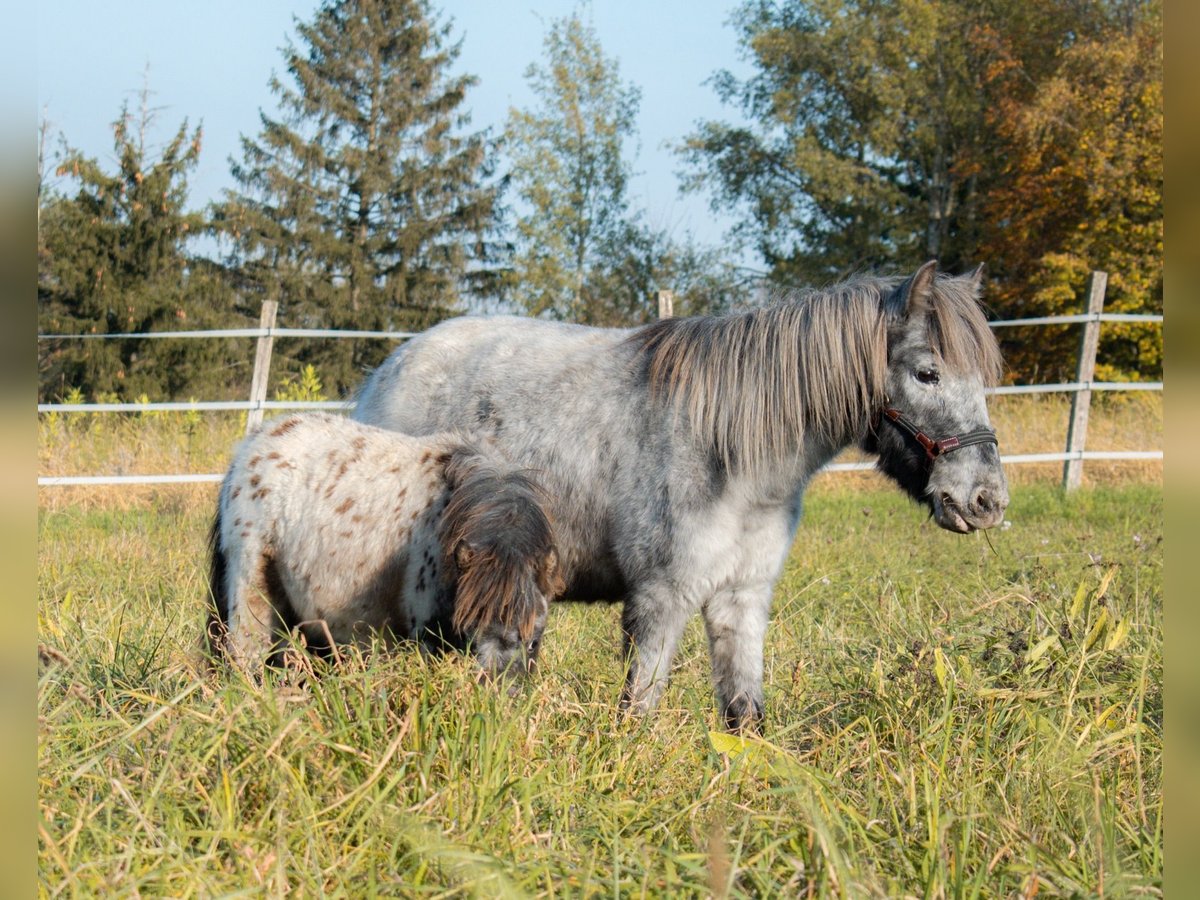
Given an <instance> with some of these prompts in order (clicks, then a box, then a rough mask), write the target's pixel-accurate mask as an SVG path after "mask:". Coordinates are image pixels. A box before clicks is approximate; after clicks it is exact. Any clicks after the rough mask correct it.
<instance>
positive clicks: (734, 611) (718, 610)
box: [704, 585, 771, 732]
mask: <svg viewBox="0 0 1200 900" xmlns="http://www.w3.org/2000/svg"><path fill="white" fill-rule="evenodd" d="M770 610H771V588H770V586H769V585H768V586H766V587H760V588H739V589H736V590H732V591H723V592H721V593H719V594H717V595H716V596H714V597H712V598H711V599H710V600H709V601H708V602H707V603H706V604H705V605H704V628H705V631H707V632H708V652H709V655H710V656H711V657H712V668H713V686H714V687H715V688H716V692H717V705H718V707H719V708H720V711H721V714H722V716H723V717H724V719H725V725H726V727H727V728H729V729H730V730H731V731H734V732H738V731H742V730H745V729H748V728H754V727H756V726H757V724H758V722H759V721H760V720H761V719H762V716H763V699H762V697H763V693H762V681H763V639H764V637H765V636H766V633H767V619H768V617H769V613H770Z"/></svg>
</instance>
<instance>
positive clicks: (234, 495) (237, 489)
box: [229, 485, 242, 500]
mask: <svg viewBox="0 0 1200 900" xmlns="http://www.w3.org/2000/svg"><path fill="white" fill-rule="evenodd" d="M241 492H242V488H241V486H240V485H239V486H238V487H235V488H234V489H233V493H232V494H230V495H229V499H230V500H236V499H237V496H238V494H240V493H241Z"/></svg>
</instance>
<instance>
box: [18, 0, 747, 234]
mask: <svg viewBox="0 0 1200 900" xmlns="http://www.w3.org/2000/svg"><path fill="white" fill-rule="evenodd" d="M318 5H319V4H318V2H317V0H253V2H245V0H241V2H231V0H209V2H166V0H115V2H111V3H96V2H94V0H90V2H84V0H42V3H40V4H39V5H38V29H37V33H38V63H37V72H38V91H37V93H38V109H39V116H40V115H42V114H43V113H44V114H45V116H46V117H47V118H49V120H50V121H51V122H52V124H53V126H54V127H55V128H56V129H58V130H60V131H61V132H62V133H63V134H64V135H65V136H66V138H67V140H68V141H69V142H70V143H71V144H72V145H73V146H75V147H78V148H79V149H81V150H83V151H84V152H85V153H87V154H89V155H94V156H97V157H99V158H100V159H101V160H102V161H111V159H112V135H111V130H110V123H111V122H112V121H113V120H114V119H115V118H116V116H117V112H118V110H119V108H120V105H121V102H122V101H123V100H128V101H129V103H130V106H131V107H136V104H137V94H138V91H139V90H140V88H141V85H142V80H143V72H144V70H145V68H146V66H147V64H148V65H149V83H150V88H151V90H153V91H154V92H155V93H154V97H153V101H154V103H155V104H156V105H158V106H161V107H163V110H162V113H161V115H160V119H159V123H160V128H159V134H158V137H159V138H160V139H164V138H165V137H167V136H168V135H169V134H170V133H173V131H174V129H175V128H177V127H178V125H179V123H180V122H181V121H182V120H183V119H184V118H185V117H186V118H188V119H189V120H190V122H191V123H193V124H194V123H196V122H198V121H201V120H202V121H203V124H204V149H203V151H202V153H201V158H200V163H199V165H198V167H197V169H196V171H195V173H194V174H193V176H192V178H191V180H190V188H191V193H190V198H191V204H192V205H193V206H197V207H198V206H203V205H204V204H205V203H207V202H208V201H209V200H212V199H215V198H216V197H218V196H219V195H220V192H221V190H222V189H224V188H227V187H231V186H232V180H231V178H230V175H229V165H228V157H229V156H230V155H231V154H232V155H240V152H239V149H238V137H239V135H240V134H246V135H257V133H258V128H259V120H258V114H259V110H260V108H261V109H263V110H265V111H266V112H267V113H268V114H271V115H273V114H275V112H276V107H275V104H274V98H273V96H272V95H271V94H270V92H269V91H268V89H267V80H268V78H269V77H270V75H271V73H272V72H273V71H280V72H281V71H282V69H283V63H282V55H281V53H280V48H281V47H283V46H284V44H285V42H286V40H287V38H288V37H289V36H290V35H292V34H293V33H294V32H293V16H296V17H299V18H300V19H301V20H305V21H307V20H310V19H311V18H312V15H313V13H314V11H315V10H316V8H317V6H318ZM736 5H737V3H736V0H642V2H636V0H595V2H593V3H592V4H590V5H589V6H586V7H583V9H584V12H585V15H587V16H590V18H591V20H592V23H593V24H594V26H595V28H596V32H597V34H598V36H599V38H600V42H601V44H602V45H603V47H604V49H605V52H606V53H607V54H608V55H609V56H610V57H616V58H617V60H618V61H619V65H620V71H621V75H622V77H623V78H624V79H625V80H626V81H631V82H633V83H634V84H636V85H637V86H638V87H639V88H640V89H641V91H642V104H641V113H640V115H639V120H638V121H639V146H637V147H632V146H631V147H629V148H627V154H626V155H627V157H628V158H631V159H632V161H633V165H634V169H635V171H636V172H637V173H639V174H638V175H637V177H636V178H635V180H634V182H633V184H632V191H631V195H632V196H631V199H632V201H633V204H634V205H635V206H640V207H642V208H644V209H646V211H647V212H648V214H649V221H650V223H651V224H652V225H654V226H656V227H659V228H663V229H666V230H668V231H670V232H671V233H672V234H673V235H674V236H675V237H677V238H681V237H683V236H684V234H685V233H687V232H691V233H692V234H693V235H694V236H695V237H696V238H697V239H698V240H700V241H702V242H704V243H707V244H713V243H718V242H721V241H722V239H723V234H724V232H725V231H726V230H727V228H728V226H729V224H730V222H729V220H728V219H724V218H721V217H717V216H715V215H714V214H713V213H711V212H710V211H709V209H708V203H707V198H705V197H703V196H696V195H688V196H681V195H680V194H679V190H678V186H679V180H678V178H677V177H676V174H675V173H676V171H677V170H678V169H679V167H680V164H679V161H678V159H677V158H676V157H675V155H674V154H673V153H672V152H671V150H670V149H669V147H668V146H667V145H668V144H670V143H674V142H678V141H679V140H681V139H682V138H683V136H684V135H686V134H687V133H688V132H689V131H690V130H692V128H693V127H694V125H695V123H696V122H697V121H698V120H700V119H704V118H722V119H725V120H731V119H734V118H735V113H734V111H733V110H730V109H727V108H724V107H722V106H721V105H720V104H719V103H718V101H717V99H716V96H715V94H714V92H713V90H712V88H711V86H709V85H706V84H704V82H705V80H706V79H708V78H709V77H710V76H711V75H712V74H713V73H714V72H715V71H717V70H718V69H721V68H729V69H733V70H734V71H735V72H740V73H742V74H744V73H745V72H746V70H747V67H746V64H745V63H744V62H743V61H742V60H741V59H739V55H738V50H737V44H736V39H735V36H734V32H733V30H732V29H731V28H729V27H728V26H727V25H726V21H727V19H728V17H729V14H730V12H731V11H732V10H733V9H734V8H735V6H736ZM434 7H435V8H436V9H440V10H441V11H442V14H443V19H444V18H445V17H446V16H450V17H452V18H453V20H454V31H453V33H454V35H455V36H458V37H462V38H463V43H462V54H461V56H460V57H459V60H458V64H457V66H456V69H457V71H459V72H469V73H471V74H474V75H476V76H478V77H479V79H480V83H479V85H478V86H477V87H476V88H475V89H474V90H473V91H472V92H470V93H469V94H468V95H467V101H466V106H468V107H469V108H470V110H471V112H472V127H473V128H484V127H489V126H490V127H492V128H493V129H495V130H497V131H498V130H499V129H500V128H501V127H502V124H503V121H504V118H505V115H506V113H507V110H508V108H509V106H510V105H517V106H523V105H526V104H528V103H529V102H530V95H529V91H528V88H527V86H526V83H525V80H524V77H523V73H524V71H525V69H526V68H527V67H528V65H529V64H530V63H531V62H533V61H535V60H538V59H540V57H541V51H542V36H543V33H544V23H546V22H548V21H549V20H550V19H553V18H556V17H560V16H563V15H567V14H569V13H570V12H571V11H572V10H573V9H574V8H576V3H575V2H573V0H512V2H509V0H496V2H486V0H446V2H443V3H436V2H435V3H434ZM635 152H636V156H635V155H634V153H635Z"/></svg>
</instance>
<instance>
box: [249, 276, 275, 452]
mask: <svg viewBox="0 0 1200 900" xmlns="http://www.w3.org/2000/svg"><path fill="white" fill-rule="evenodd" d="M278 311H279V304H278V303H277V302H276V301H274V300H264V301H263V305H262V313H261V314H260V315H259V317H258V327H259V328H265V329H267V333H266V334H264V335H263V336H262V337H260V338H259V339H258V346H257V348H256V349H255V351H254V377H253V378H251V379H250V402H251V403H262V402H263V401H264V400H266V399H267V378H268V376H269V375H270V372H271V349H272V347H273V345H274V343H275V336H274V335H273V334H271V329H273V328H274V327H275V314H276V313H277V312H278ZM262 420H263V410H262V407H261V406H256V407H254V408H253V409H251V410H250V411H249V412H247V413H246V434H249V433H250V432H251V431H253V430H254V429H255V428H257V427H258V426H259V425H261V424H262Z"/></svg>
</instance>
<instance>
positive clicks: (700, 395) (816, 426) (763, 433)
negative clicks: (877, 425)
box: [628, 275, 1000, 470]
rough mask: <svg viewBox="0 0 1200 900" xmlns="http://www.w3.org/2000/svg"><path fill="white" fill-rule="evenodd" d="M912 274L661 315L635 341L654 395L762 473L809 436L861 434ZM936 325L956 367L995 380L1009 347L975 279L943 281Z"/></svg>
mask: <svg viewBox="0 0 1200 900" xmlns="http://www.w3.org/2000/svg"><path fill="white" fill-rule="evenodd" d="M903 281H904V279H903V278H901V277H895V276H892V277H883V276H865V275H864V276H858V277H856V278H852V279H850V280H848V281H845V282H842V283H840V284H836V285H833V286H832V287H830V288H826V289H823V290H817V289H810V290H805V291H800V292H794V293H790V294H785V295H783V296H782V298H781V299H780V300H779V301H777V302H775V303H774V304H772V305H770V306H766V307H762V308H758V309H753V310H749V311H747V312H741V313H735V314H731V315H724V316H694V317H688V318H672V319H663V320H660V321H658V322H655V323H653V324H651V325H648V326H645V327H644V328H641V329H638V330H637V331H635V332H634V333H633V334H632V335H630V337H629V338H628V342H629V343H630V344H631V345H633V346H634V347H635V349H636V351H637V356H638V358H639V359H640V360H641V362H642V365H643V366H644V372H645V377H646V379H647V382H648V384H649V386H650V389H651V392H652V393H653V394H655V395H657V396H659V397H664V398H666V400H667V401H668V402H669V403H671V404H674V405H675V407H676V409H677V410H682V411H685V412H686V413H687V416H688V418H689V420H690V422H691V427H692V428H693V429H694V430H695V431H696V433H697V434H701V435H708V436H709V437H710V438H711V440H712V441H713V445H714V448H715V450H716V452H717V454H718V456H719V457H720V459H721V460H722V462H723V463H724V464H725V466H726V468H728V469H731V470H733V469H741V470H754V469H757V468H760V467H762V466H764V465H767V464H769V463H771V462H773V461H777V460H780V459H783V458H785V457H786V456H787V455H788V454H789V453H792V452H794V448H795V447H796V445H797V444H798V442H800V441H801V440H802V439H803V438H804V436H805V435H806V434H808V433H810V432H817V433H821V434H824V435H827V436H828V437H829V438H830V439H831V440H833V441H835V442H839V443H840V442H848V441H851V440H854V439H856V438H857V437H858V436H859V434H860V433H861V431H862V429H863V428H864V426H865V424H866V423H867V422H868V421H869V420H870V419H871V417H872V415H873V414H874V413H876V412H877V411H878V410H879V409H880V407H881V406H882V405H883V398H884V385H885V381H886V377H887V366H888V354H887V348H888V326H889V324H891V323H892V322H893V321H897V320H898V315H900V314H902V310H901V311H897V312H891V311H889V310H887V309H886V308H885V302H884V301H885V300H886V299H887V298H888V297H889V296H891V294H892V293H893V291H895V289H896V288H897V287H899V286H900V285H901V284H902V283H903ZM927 329H928V336H929V341H930V346H931V348H932V349H933V350H934V352H935V353H936V354H937V355H938V356H939V357H940V358H941V361H942V362H943V364H944V365H945V366H946V367H947V368H949V369H951V370H955V371H959V372H973V371H974V372H978V373H979V374H980V376H981V377H982V379H983V380H984V382H985V383H989V384H990V383H994V382H995V381H996V380H997V379H998V377H999V374H1000V349H999V346H998V344H997V343H996V339H995V337H994V336H993V335H992V333H991V329H989V328H988V326H987V320H986V318H985V317H984V315H983V311H982V310H981V309H980V307H979V303H978V301H977V298H976V287H975V282H974V281H973V279H971V278H970V277H965V278H952V277H950V276H945V275H939V276H938V277H937V278H935V279H934V283H933V292H932V296H931V298H930V311H929V315H928V317H927Z"/></svg>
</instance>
